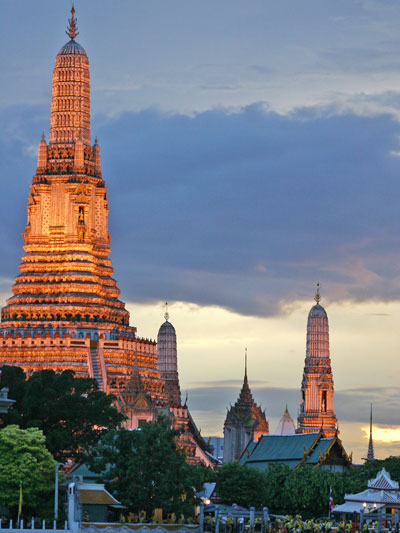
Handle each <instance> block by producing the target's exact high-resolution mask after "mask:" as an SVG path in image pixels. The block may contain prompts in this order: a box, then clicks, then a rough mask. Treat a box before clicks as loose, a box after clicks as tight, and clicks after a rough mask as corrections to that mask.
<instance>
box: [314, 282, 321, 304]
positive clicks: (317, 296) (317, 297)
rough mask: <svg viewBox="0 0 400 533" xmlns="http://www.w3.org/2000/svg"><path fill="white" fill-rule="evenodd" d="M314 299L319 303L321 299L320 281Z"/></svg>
mask: <svg viewBox="0 0 400 533" xmlns="http://www.w3.org/2000/svg"><path fill="white" fill-rule="evenodd" d="M314 300H315V301H316V302H317V305H319V302H320V301H321V295H320V293H319V283H317V290H316V292H315V296H314Z"/></svg>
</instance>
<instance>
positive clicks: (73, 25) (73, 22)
mask: <svg viewBox="0 0 400 533" xmlns="http://www.w3.org/2000/svg"><path fill="white" fill-rule="evenodd" d="M74 15H75V8H74V4H72V8H71V18H70V19H68V22H69V26H68V28H67V30H66V32H65V33H66V34H67V35H68V37H69V38H70V39H71V41H72V40H74V39H75V37H76V36H77V35H79V31H78V26H77V22H78V19H76V18H75V16H74Z"/></svg>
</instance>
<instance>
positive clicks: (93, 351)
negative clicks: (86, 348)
mask: <svg viewBox="0 0 400 533" xmlns="http://www.w3.org/2000/svg"><path fill="white" fill-rule="evenodd" d="M90 357H91V358H92V367H93V377H94V379H95V380H96V381H97V383H98V384H99V390H103V377H102V375H101V368H100V363H99V360H98V358H97V346H96V347H93V346H90Z"/></svg>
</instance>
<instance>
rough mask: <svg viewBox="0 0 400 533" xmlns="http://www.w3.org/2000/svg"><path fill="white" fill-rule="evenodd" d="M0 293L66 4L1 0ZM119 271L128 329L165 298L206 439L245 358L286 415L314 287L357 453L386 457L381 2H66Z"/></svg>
mask: <svg viewBox="0 0 400 533" xmlns="http://www.w3.org/2000/svg"><path fill="white" fill-rule="evenodd" d="M1 6H2V8H3V9H2V16H1V17H0V72H1V91H0V125H1V127H0V175H1V179H0V227H1V232H0V246H1V250H2V251H3V253H2V254H1V255H0V292H1V301H2V302H4V301H5V298H6V297H7V296H8V295H9V294H10V286H11V284H12V279H13V277H14V276H15V275H16V273H17V265H18V263H19V258H20V255H21V249H22V240H21V238H20V234H21V233H22V231H23V229H24V225H25V220H26V201H27V195H28V190H29V183H30V180H31V177H32V175H33V173H34V171H35V166H36V153H37V145H38V141H39V139H40V135H41V132H42V131H45V133H47V132H48V128H49V110H50V94H51V71H52V66H53V62H54V57H55V55H56V54H57V52H58V50H59V48H60V47H61V46H62V45H63V44H64V42H65V41H66V40H67V37H66V35H65V33H64V31H65V27H66V21H67V18H68V15H69V13H68V11H69V9H70V7H71V3H70V2H69V1H67V0H65V1H59V2H54V1H52V0H40V1H38V2H32V1H31V0H18V1H15V0H1ZM75 7H76V10H77V16H78V25H79V31H80V35H79V37H78V39H77V40H78V41H79V42H80V43H81V44H82V45H83V46H84V47H85V49H86V51H87V53H88V56H89V60H90V63H91V87H92V134H93V135H97V136H98V138H99V143H100V146H101V151H102V166H103V175H104V177H105V179H106V183H107V186H108V188H109V197H110V209H111V214H110V233H111V236H112V238H113V241H112V259H113V263H114V267H115V276H116V278H117V279H118V283H119V287H120V289H121V291H122V295H121V296H122V299H123V300H124V301H126V302H127V303H128V308H129V310H130V311H131V323H132V324H133V325H135V326H137V328H138V333H139V335H143V336H145V337H152V338H154V337H156V334H157V330H158V327H159V325H160V323H161V322H162V317H163V313H164V308H163V304H162V302H163V301H166V300H168V301H169V302H170V315H171V321H172V322H173V324H174V325H175V327H176V329H177V332H178V342H179V370H180V376H181V385H182V389H183V390H184V391H185V394H186V391H188V394H189V405H190V407H191V409H192V411H193V413H194V415H195V418H196V420H197V422H198V425H199V426H200V427H201V429H202V432H203V434H205V435H210V434H215V435H217V434H221V433H222V426H223V421H224V418H225V413H226V407H228V406H229V404H230V402H234V401H235V399H236V397H237V395H238V393H239V389H240V386H241V383H242V378H243V354H244V348H245V346H247V347H248V353H249V378H250V384H251V386H252V390H253V393H254V396H255V399H256V400H257V401H258V402H259V403H262V405H263V406H264V407H265V409H266V414H267V418H269V420H270V425H271V430H272V431H274V430H275V427H276V426H277V423H278V420H279V417H280V416H281V414H282V412H283V410H284V408H285V405H286V403H287V404H288V407H289V410H290V412H291V414H292V416H293V417H294V418H295V417H296V416H297V409H298V405H299V400H300V398H299V396H300V394H299V388H300V382H301V377H302V370H303V364H304V355H305V333H306V321H307V314H308V311H309V309H310V307H311V306H312V304H313V295H314V291H315V286H316V283H317V282H320V283H321V291H322V295H323V302H322V303H323V305H324V306H325V307H326V309H327V312H328V315H329V319H330V328H331V354H332V367H333V372H334V380H335V389H336V393H335V410H336V414H337V416H338V419H339V422H340V430H341V436H342V438H343V441H344V444H345V447H346V448H347V450H348V451H351V450H353V452H354V457H355V459H356V460H361V458H362V457H365V454H366V449H367V438H366V433H365V428H366V426H368V419H369V406H370V403H371V402H372V403H373V405H374V426H375V430H374V431H375V448H376V455H377V456H378V457H385V456H387V455H389V454H397V455H398V454H400V417H399V408H400V399H399V398H400V396H399V393H400V384H399V380H398V376H399V366H400V365H399V352H400V339H399V322H400V231H399V229H400V220H399V207H398V206H399V198H400V123H399V120H400V90H399V89H400V52H399V50H400V33H399V30H398V28H399V27H400V3H399V2H398V0H396V1H395V0H335V2H332V1H330V0H329V1H328V0H305V1H303V2H301V3H299V2H296V1H295V0H290V1H287V0H279V2H278V1H274V2H273V1H270V0H252V1H251V2H244V1H237V0H229V1H228V0H219V1H218V2H215V1H214V0H202V1H201V2H194V1H191V0H189V1H188V0H169V1H168V2H165V1H162V0H146V2H143V1H139V0H135V1H133V0H113V1H111V0H102V1H101V2H99V1H98V0H85V1H83V0H78V1H76V2H75Z"/></svg>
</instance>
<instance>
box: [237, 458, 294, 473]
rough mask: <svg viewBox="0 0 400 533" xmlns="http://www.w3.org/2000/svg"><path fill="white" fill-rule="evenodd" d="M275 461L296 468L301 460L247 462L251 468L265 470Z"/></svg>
mask: <svg viewBox="0 0 400 533" xmlns="http://www.w3.org/2000/svg"><path fill="white" fill-rule="evenodd" d="M275 463H277V464H278V463H279V464H280V465H286V466H290V468H296V466H297V465H298V464H299V460H298V459H295V460H293V461H268V462H265V461H258V462H257V463H251V462H250V463H249V462H248V463H246V466H248V467H249V468H255V469H257V470H261V471H263V470H266V469H267V468H269V467H270V466H271V465H273V464H275Z"/></svg>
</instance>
